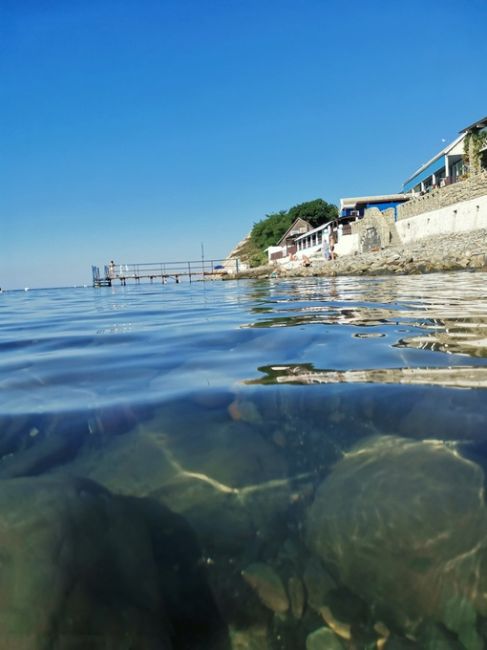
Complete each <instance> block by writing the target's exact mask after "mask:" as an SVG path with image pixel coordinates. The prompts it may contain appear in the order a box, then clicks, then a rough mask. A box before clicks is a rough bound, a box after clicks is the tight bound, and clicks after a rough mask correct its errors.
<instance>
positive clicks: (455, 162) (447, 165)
mask: <svg viewBox="0 0 487 650" xmlns="http://www.w3.org/2000/svg"><path fill="white" fill-rule="evenodd" d="M464 139H465V133H461V134H460V135H459V136H458V138H456V139H455V140H454V141H453V142H451V143H450V144H449V145H447V146H446V147H445V148H444V149H442V150H441V151H439V152H438V153H437V154H436V156H433V158H431V160H429V161H428V162H427V163H425V164H424V165H422V166H421V167H420V168H419V169H417V170H416V171H415V172H414V174H413V175H412V176H410V177H409V178H408V179H407V181H405V182H404V184H403V192H413V193H418V194H420V193H424V192H428V191H429V190H430V189H433V188H435V187H442V186H444V185H450V184H451V183H455V182H456V181H457V180H458V179H459V178H460V177H461V176H462V175H463V173H464V167H463V141H464Z"/></svg>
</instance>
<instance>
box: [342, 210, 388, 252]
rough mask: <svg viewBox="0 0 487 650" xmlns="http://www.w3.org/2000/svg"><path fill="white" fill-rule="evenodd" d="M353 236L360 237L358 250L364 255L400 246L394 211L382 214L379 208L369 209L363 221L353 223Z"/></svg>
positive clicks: (385, 211)
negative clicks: (388, 247)
mask: <svg viewBox="0 0 487 650" xmlns="http://www.w3.org/2000/svg"><path fill="white" fill-rule="evenodd" d="M352 235H358V239H359V244H358V250H359V251H360V252H363V253H368V252H370V251H378V250H380V249H381V248H386V247H387V246H394V245H396V244H399V243H400V239H399V237H398V234H397V230H396V226H395V223H394V210H393V209H392V208H390V209H388V210H384V212H381V211H380V210H379V209H378V208H369V209H368V210H367V211H366V213H365V217H364V218H363V219H361V220H360V221H356V222H355V223H352Z"/></svg>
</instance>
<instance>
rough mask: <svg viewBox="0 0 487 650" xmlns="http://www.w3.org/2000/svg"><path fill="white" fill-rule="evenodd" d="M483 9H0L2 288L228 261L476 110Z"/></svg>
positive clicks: (417, 151) (378, 178)
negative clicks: (263, 230)
mask: <svg viewBox="0 0 487 650" xmlns="http://www.w3.org/2000/svg"><path fill="white" fill-rule="evenodd" d="M486 24H487V2H486V1H485V0H465V1H464V2H459V1H458V0H455V2H453V1H450V0H443V2H441V3H438V2H430V1H428V0H422V1H421V2H419V1H416V0H410V1H409V2H407V3H403V2H395V1H392V0H388V1H387V0H382V1H379V0H370V1H366V0H361V1H358V0H349V1H348V2H347V1H346V0H340V1H338V0H337V1H335V0H279V1H277V0H158V1H156V0H113V1H112V0H31V1H28V0H3V1H2V3H0V178H1V189H0V220H1V231H0V286H2V287H4V288H14V287H24V286H30V287H35V286H59V285H70V284H80V283H89V282H90V266H91V264H92V263H95V264H98V265H100V266H101V265H102V264H104V263H106V262H108V261H109V260H110V259H115V260H116V261H117V262H144V261H147V262H152V261H170V260H186V259H198V258H199V257H200V250H201V242H203V243H204V247H205V253H206V256H207V257H215V258H217V257H224V256H225V255H226V254H227V253H228V252H229V251H230V249H231V248H232V247H233V245H234V244H235V243H236V242H237V241H239V240H240V239H241V238H242V237H243V236H244V235H245V234H246V233H247V232H249V230H250V229H251V227H252V224H253V223H254V222H255V221H258V220H259V219H261V218H262V217H263V216H264V215H265V214H266V213H269V212H273V211H277V210H280V209H287V208H289V207H291V206H292V205H295V204H296V203H300V202H302V201H306V200H311V199H314V198H317V197H322V198H324V199H325V200H328V201H331V202H338V200H339V198H340V197H341V196H354V195H360V194H374V193H385V192H391V191H398V190H400V188H401V185H402V182H403V181H404V180H405V179H406V178H407V177H408V176H409V175H410V174H411V172H413V171H414V169H416V168H417V167H419V165H420V164H422V163H423V162H425V161H426V160H427V159H428V158H430V157H431V156H432V155H433V154H434V153H436V152H437V151H438V150H439V149H441V148H442V146H444V142H443V140H446V141H449V140H451V139H453V138H454V137H455V136H456V134H457V132H458V130H459V129H460V128H462V127H464V126H466V125H467V124H469V123H470V122H473V121H475V120H476V119H478V118H480V117H483V116H485V115H486V114H487V84H486V83H485V62H486V61H487V39H486V38H485V25H486Z"/></svg>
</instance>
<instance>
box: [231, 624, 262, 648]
mask: <svg viewBox="0 0 487 650" xmlns="http://www.w3.org/2000/svg"><path fill="white" fill-rule="evenodd" d="M230 642H231V648H232V650H268V648H269V639H268V633H267V628H266V627H264V626H258V625H253V626H251V627H248V628H246V629H245V630H238V629H232V628H230Z"/></svg>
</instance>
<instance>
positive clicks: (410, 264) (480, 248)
mask: <svg viewBox="0 0 487 650" xmlns="http://www.w3.org/2000/svg"><path fill="white" fill-rule="evenodd" d="M294 264H295V265H294V266H280V265H266V266H259V267H257V268H254V269H248V270H247V271H243V272H241V273H236V274H228V275H226V276H225V279H227V280H228V279H241V278H262V277H269V276H270V275H271V276H273V277H307V276H331V277H333V276H338V275H389V274H401V275H402V274H404V275H408V274H419V273H434V272H441V271H458V270H487V230H486V229H483V230H475V231H472V232H466V233H451V234H448V235H442V236H438V237H431V238H428V239H422V240H420V241H417V242H414V243H412V244H409V245H401V246H391V247H388V248H384V249H382V250H380V251H377V252H370V253H357V254H355V255H347V256H344V257H341V258H337V259H336V260H333V261H325V260H323V259H322V258H321V257H313V258H311V264H310V266H307V267H303V266H302V265H299V266H298V265H296V263H294Z"/></svg>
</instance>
